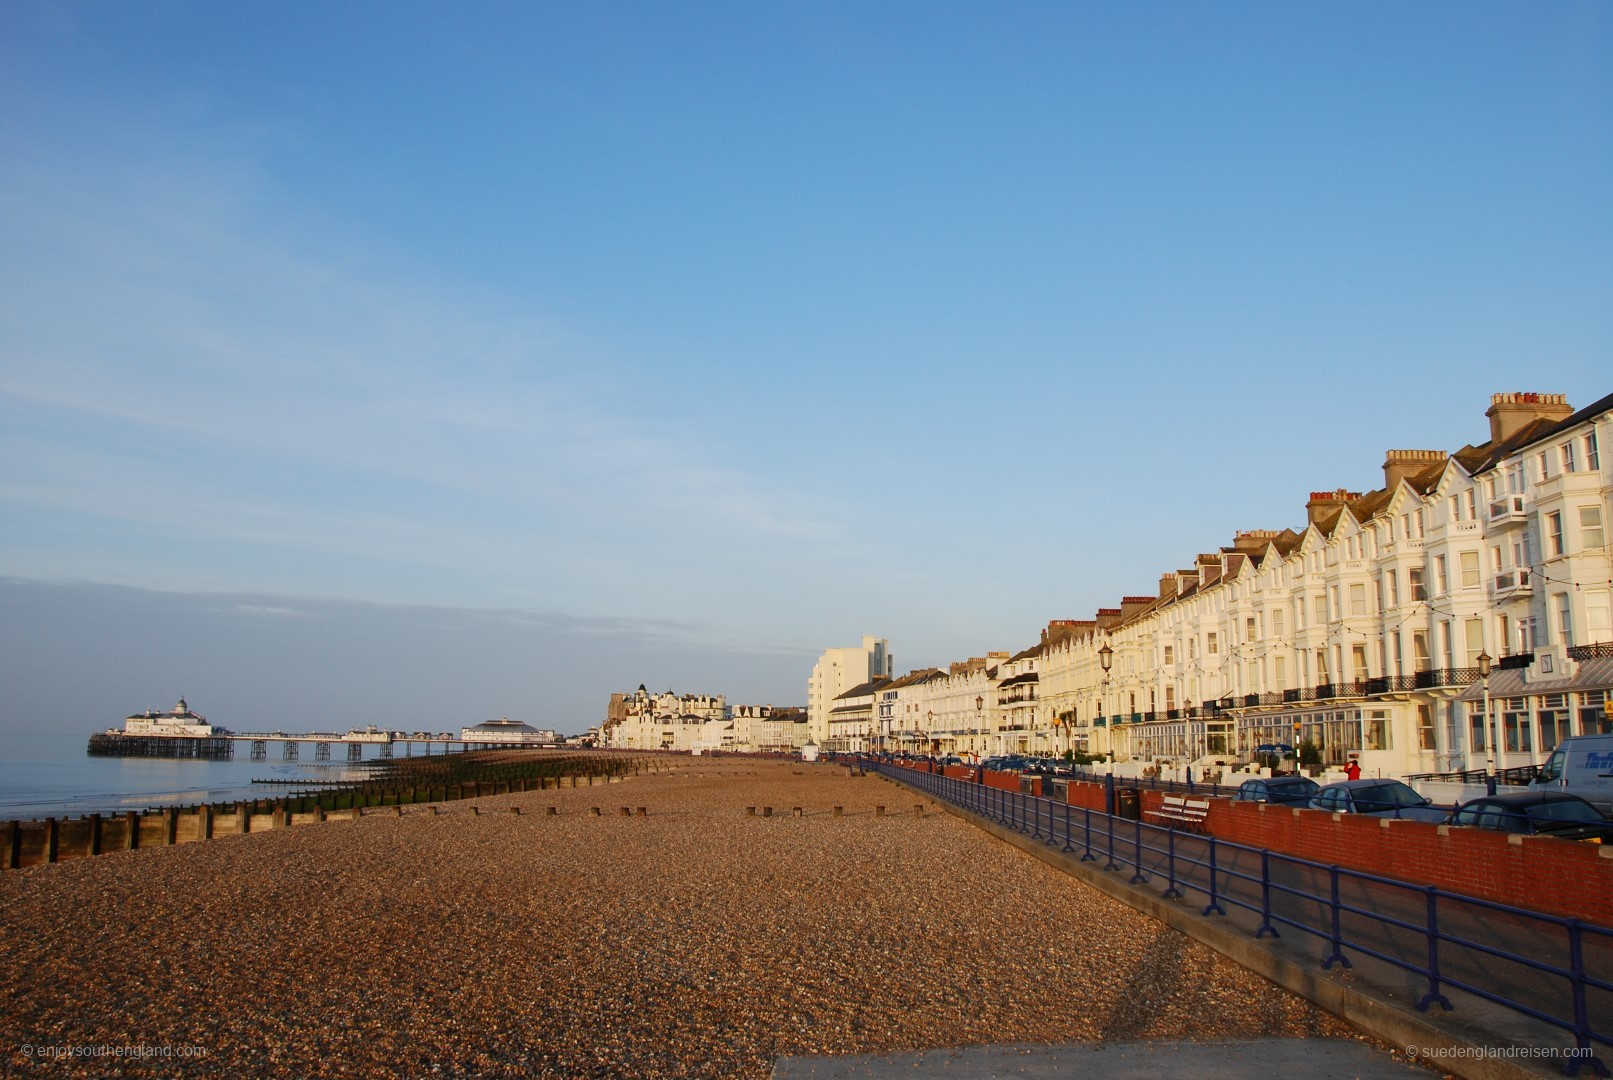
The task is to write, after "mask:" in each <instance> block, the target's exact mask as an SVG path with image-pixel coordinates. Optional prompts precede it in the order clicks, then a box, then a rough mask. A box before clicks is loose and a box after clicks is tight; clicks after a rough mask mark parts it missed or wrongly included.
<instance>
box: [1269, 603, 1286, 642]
mask: <svg viewBox="0 0 1613 1080" xmlns="http://www.w3.org/2000/svg"><path fill="white" fill-rule="evenodd" d="M1283 631H1284V626H1283V609H1282V608H1277V609H1275V610H1274V611H1272V613H1271V632H1272V633H1273V634H1275V635H1276V636H1277V637H1282V636H1283Z"/></svg>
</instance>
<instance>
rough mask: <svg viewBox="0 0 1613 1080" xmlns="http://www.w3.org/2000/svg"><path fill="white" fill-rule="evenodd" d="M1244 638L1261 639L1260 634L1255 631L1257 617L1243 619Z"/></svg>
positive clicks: (1250, 639)
mask: <svg viewBox="0 0 1613 1080" xmlns="http://www.w3.org/2000/svg"><path fill="white" fill-rule="evenodd" d="M1243 640H1245V641H1259V640H1260V635H1259V634H1258V633H1257V632H1256V631H1255V617H1254V616H1253V615H1251V616H1249V617H1248V618H1247V619H1244V620H1243Z"/></svg>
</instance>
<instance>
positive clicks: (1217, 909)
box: [1199, 836, 1227, 916]
mask: <svg viewBox="0 0 1613 1080" xmlns="http://www.w3.org/2000/svg"><path fill="white" fill-rule="evenodd" d="M1211 912H1214V913H1215V914H1217V915H1223V916H1224V915H1226V913H1227V909H1226V908H1224V907H1222V906H1221V901H1220V899H1219V898H1218V897H1217V896H1216V892H1215V837H1214V836H1211V837H1210V902H1209V903H1208V904H1206V905H1205V906H1204V910H1203V911H1201V912H1199V914H1200V915H1208V914H1210V913H1211Z"/></svg>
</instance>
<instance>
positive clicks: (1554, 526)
mask: <svg viewBox="0 0 1613 1080" xmlns="http://www.w3.org/2000/svg"><path fill="white" fill-rule="evenodd" d="M1562 553H1563V515H1562V513H1561V511H1557V510H1553V511H1552V512H1551V513H1549V514H1547V515H1546V554H1547V555H1561V554H1562Z"/></svg>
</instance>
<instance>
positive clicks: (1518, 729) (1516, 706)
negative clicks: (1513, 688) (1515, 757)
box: [1501, 698, 1534, 754]
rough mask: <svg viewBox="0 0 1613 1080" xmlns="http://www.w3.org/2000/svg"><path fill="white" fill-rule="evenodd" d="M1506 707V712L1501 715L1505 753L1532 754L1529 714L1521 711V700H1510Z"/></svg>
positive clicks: (1532, 742)
mask: <svg viewBox="0 0 1613 1080" xmlns="http://www.w3.org/2000/svg"><path fill="white" fill-rule="evenodd" d="M1507 705H1508V708H1507V711H1506V712H1504V713H1502V714H1501V730H1502V732H1503V738H1504V739H1505V744H1504V745H1505V746H1506V748H1507V751H1508V752H1509V753H1520V754H1528V753H1533V752H1534V739H1533V738H1532V736H1533V731H1532V729H1531V727H1530V724H1529V714H1528V713H1527V712H1525V711H1524V709H1523V699H1521V698H1512V699H1510V700H1509V701H1508V703H1507Z"/></svg>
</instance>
